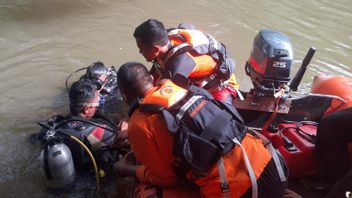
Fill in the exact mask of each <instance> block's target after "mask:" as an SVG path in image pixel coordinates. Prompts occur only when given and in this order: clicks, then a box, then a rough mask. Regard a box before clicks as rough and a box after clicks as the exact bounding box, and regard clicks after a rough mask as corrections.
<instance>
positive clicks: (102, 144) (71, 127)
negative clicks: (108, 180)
mask: <svg viewBox="0 0 352 198" xmlns="http://www.w3.org/2000/svg"><path fill="white" fill-rule="evenodd" d="M50 120H51V121H50ZM50 120H49V121H48V125H49V126H50V125H52V124H55V125H60V126H59V127H58V128H57V129H56V130H57V131H59V132H60V133H64V134H65V135H72V136H74V137H76V138H78V139H79V140H80V141H82V142H83V143H84V144H85V145H86V146H87V147H88V148H89V150H90V151H91V152H92V153H93V155H94V158H95V159H96V161H97V163H98V165H99V167H100V168H102V169H104V171H105V172H107V171H111V170H112V163H113V161H115V159H116V158H117V152H116V151H115V150H112V149H110V148H109V146H110V145H112V144H113V143H114V140H115V135H116V134H115V133H114V132H112V131H113V129H112V128H111V126H109V125H108V124H109V123H106V122H104V121H103V120H101V119H90V120H88V119H86V118H82V117H77V116H71V115H69V116H55V117H54V118H52V119H50ZM44 132H45V131H43V132H40V133H44ZM60 133H57V135H60ZM60 136H62V135H60ZM63 137H64V136H63ZM63 140H64V143H65V144H66V145H67V146H68V147H69V148H70V150H71V153H72V157H73V161H74V164H75V167H82V166H85V165H87V164H89V165H90V159H89V158H88V156H87V154H86V152H85V150H84V149H83V148H82V146H81V145H79V144H77V143H76V142H73V141H72V140H71V139H70V138H64V139H63ZM110 169H111V170H110Z"/></svg>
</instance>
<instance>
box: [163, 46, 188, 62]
mask: <svg viewBox="0 0 352 198" xmlns="http://www.w3.org/2000/svg"><path fill="white" fill-rule="evenodd" d="M186 47H187V49H188V47H192V45H191V44H189V43H182V44H180V45H177V46H175V47H173V48H172V49H170V50H169V51H168V52H167V54H166V56H165V58H164V60H163V62H164V63H166V62H167V61H168V60H169V59H170V58H171V57H173V56H174V55H175V54H176V53H179V52H180V50H181V49H182V50H183V49H186Z"/></svg>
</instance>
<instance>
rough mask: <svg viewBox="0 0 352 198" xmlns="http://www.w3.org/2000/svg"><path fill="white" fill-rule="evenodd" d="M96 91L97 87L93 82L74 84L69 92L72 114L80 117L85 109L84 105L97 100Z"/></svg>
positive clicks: (81, 81)
mask: <svg viewBox="0 0 352 198" xmlns="http://www.w3.org/2000/svg"><path fill="white" fill-rule="evenodd" d="M96 91H97V86H96V84H95V83H94V82H93V81H92V80H89V79H84V80H79V81H76V82H74V83H73V84H72V86H71V88H70V90H69V100H70V112H71V114H72V115H78V114H79V113H80V112H81V111H82V109H83V107H84V105H83V103H85V102H90V101H92V100H93V99H94V98H95V96H96V95H95V93H96Z"/></svg>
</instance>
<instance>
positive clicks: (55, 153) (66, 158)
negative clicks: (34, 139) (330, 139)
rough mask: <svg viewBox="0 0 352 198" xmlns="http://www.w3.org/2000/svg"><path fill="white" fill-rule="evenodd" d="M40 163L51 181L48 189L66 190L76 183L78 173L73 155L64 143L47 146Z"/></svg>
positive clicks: (42, 152)
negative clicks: (65, 188)
mask: <svg viewBox="0 0 352 198" xmlns="http://www.w3.org/2000/svg"><path fill="white" fill-rule="evenodd" d="M40 162H41V165H42V168H43V169H44V170H45V175H46V178H47V179H48V180H49V183H48V185H49V186H48V187H50V188H55V189H57V188H64V187H67V186H70V185H71V184H72V183H73V182H74V180H75V177H76V172H75V167H74V164H73V159H72V154H71V151H70V149H69V148H68V147H67V146H66V145H65V144H64V143H55V144H53V145H50V144H49V145H47V146H45V147H44V148H43V150H42V151H41V153H40Z"/></svg>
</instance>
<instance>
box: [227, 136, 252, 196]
mask: <svg viewBox="0 0 352 198" xmlns="http://www.w3.org/2000/svg"><path fill="white" fill-rule="evenodd" d="M232 141H233V142H234V143H235V144H238V145H239V146H240V148H241V150H242V152H243V157H244V162H245V164H246V167H247V170H248V174H249V178H250V179H251V183H252V198H257V197H258V183H257V178H256V177H255V174H254V171H253V168H252V165H251V163H250V161H249V159H248V155H247V153H246V151H245V150H244V148H243V146H242V144H241V143H240V141H238V139H237V138H233V139H232Z"/></svg>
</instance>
